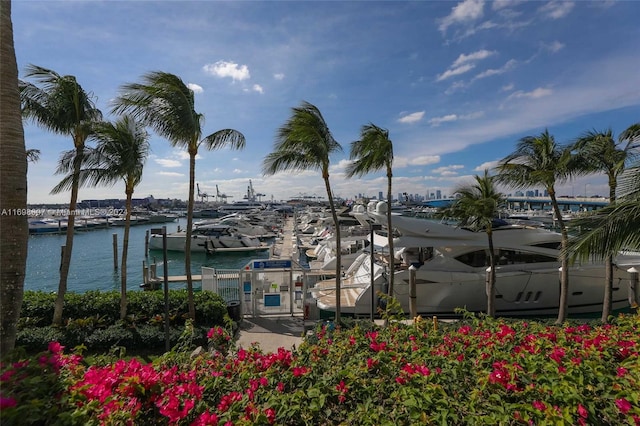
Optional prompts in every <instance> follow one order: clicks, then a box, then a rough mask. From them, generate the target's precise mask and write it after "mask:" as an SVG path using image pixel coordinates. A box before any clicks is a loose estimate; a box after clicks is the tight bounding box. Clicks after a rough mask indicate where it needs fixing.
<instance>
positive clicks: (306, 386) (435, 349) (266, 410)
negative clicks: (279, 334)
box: [0, 314, 640, 425]
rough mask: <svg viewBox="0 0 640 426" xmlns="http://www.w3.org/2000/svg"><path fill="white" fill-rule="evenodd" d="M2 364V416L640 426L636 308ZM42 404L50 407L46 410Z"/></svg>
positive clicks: (363, 328) (364, 327)
mask: <svg viewBox="0 0 640 426" xmlns="http://www.w3.org/2000/svg"><path fill="white" fill-rule="evenodd" d="M225 333H226V331H224V330H221V329H213V330H212V331H211V332H210V333H209V338H210V339H211V340H212V342H210V343H211V344H212V347H213V348H214V349H212V350H210V351H205V352H204V353H203V354H202V355H197V356H196V355H192V356H189V354H186V355H185V353H182V354H179V353H174V354H173V355H167V356H164V357H161V358H159V359H158V360H156V361H154V363H141V362H139V361H138V360H136V359H129V360H124V359H120V360H117V361H114V362H103V363H99V364H94V365H86V363H85V362H84V361H83V360H82V359H81V357H79V356H77V355H65V354H64V351H63V350H62V348H60V347H59V346H58V345H56V344H55V343H54V344H52V345H51V346H50V348H49V351H47V352H46V353H44V354H43V355H42V356H40V357H39V358H36V359H29V360H21V361H16V362H14V363H11V364H4V365H3V366H2V377H1V380H2V391H1V392H2V399H1V403H0V404H1V407H2V411H1V414H2V422H3V423H2V424H5V423H4V422H5V420H6V422H7V423H6V424H25V423H29V422H31V423H30V424H56V423H58V424H78V425H85V424H94V425H102V424H104V425H158V424H168V425H250V424H251V425H253V424H263V425H268V424H277V425H338V424H344V425H352V424H357V425H409V424H443V425H444V424H446V425H488V424H499V425H548V424H554V425H563V424H564V425H640V402H639V401H640V357H639V352H640V316H639V315H638V314H630V315H621V316H619V317H617V318H615V319H614V320H613V321H612V322H611V323H610V324H606V325H593V324H592V325H590V324H570V323H566V324H565V325H563V326H554V325H549V324H545V323H540V322H528V321H511V320H502V319H490V318H485V317H472V318H467V319H466V320H465V321H459V322H456V323H453V324H448V325H442V324H439V326H438V324H436V323H434V322H432V321H422V320H420V318H418V319H417V320H416V321H415V322H412V323H411V324H405V323H403V322H395V321H392V322H390V324H389V325H388V326H387V327H377V326H374V325H372V324H365V323H357V324H356V325H355V326H354V327H353V328H345V327H343V328H340V327H334V326H333V324H330V323H328V324H324V325H321V326H319V327H318V329H317V330H316V333H315V334H314V335H313V336H311V337H308V338H307V339H306V340H305V342H304V343H303V344H302V345H301V346H300V347H299V348H297V349H295V350H294V351H288V350H285V349H282V348H281V349H279V350H278V351H277V352H275V353H264V352H262V351H261V350H260V348H258V347H251V348H245V349H238V350H235V349H233V348H231V350H229V351H228V353H227V349H228V348H226V347H225V344H227V343H228V344H231V340H230V339H228V338H227V336H226V334H225ZM34 413H45V414H43V415H41V416H40V417H38V415H37V414H34Z"/></svg>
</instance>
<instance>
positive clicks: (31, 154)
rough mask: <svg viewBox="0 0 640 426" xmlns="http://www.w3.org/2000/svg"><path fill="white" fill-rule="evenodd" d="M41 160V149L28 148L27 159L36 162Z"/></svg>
mask: <svg viewBox="0 0 640 426" xmlns="http://www.w3.org/2000/svg"><path fill="white" fill-rule="evenodd" d="M38 160H40V150H39V149H27V161H28V162H31V163H35V162H37V161H38Z"/></svg>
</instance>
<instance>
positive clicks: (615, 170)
mask: <svg viewBox="0 0 640 426" xmlns="http://www.w3.org/2000/svg"><path fill="white" fill-rule="evenodd" d="M634 126H635V127H636V128H637V127H640V123H636V124H635V125H634ZM634 126H631V127H629V128H628V129H627V130H626V131H625V132H623V133H622V134H621V135H620V137H619V138H618V141H619V142H616V140H615V138H614V136H613V132H612V130H611V129H608V130H606V131H601V132H598V131H595V130H592V131H589V132H586V133H584V134H583V135H582V136H580V137H579V138H578V139H577V140H576V141H575V143H574V149H575V150H576V156H577V158H579V159H580V162H579V164H580V166H581V167H584V169H585V170H586V171H587V172H604V173H605V174H606V176H607V180H608V183H609V202H610V204H614V203H615V202H616V188H617V184H618V176H619V175H620V174H621V173H622V172H624V170H625V167H626V165H627V163H628V162H629V161H630V160H631V157H632V155H631V152H632V151H631V150H630V148H631V147H632V143H633V139H634V138H633V137H632V134H633V129H634ZM585 196H586V194H585ZM614 255H615V253H609V254H608V255H607V256H606V258H605V291H604V299H603V302H602V318H601V319H602V322H607V321H608V318H609V315H611V307H612V305H611V304H612V298H613V256H614Z"/></svg>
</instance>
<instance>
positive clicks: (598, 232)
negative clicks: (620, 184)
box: [567, 200, 640, 260]
mask: <svg viewBox="0 0 640 426" xmlns="http://www.w3.org/2000/svg"><path fill="white" fill-rule="evenodd" d="M572 224H575V226H576V227H578V228H581V229H585V231H583V232H581V233H580V234H579V235H578V236H576V237H573V238H571V240H570V242H569V246H568V249H567V254H569V255H570V256H571V257H572V258H577V259H582V260H585V259H589V258H591V257H595V258H599V259H604V258H605V257H607V256H609V255H615V254H616V253H618V252H619V251H620V250H625V249H629V250H640V233H639V232H638V229H640V203H639V202H638V201H637V200H630V201H621V202H618V203H617V204H614V205H611V206H607V207H604V208H602V209H599V210H597V211H596V212H595V213H594V214H592V215H590V216H586V217H582V218H577V219H574V221H573V222H572Z"/></svg>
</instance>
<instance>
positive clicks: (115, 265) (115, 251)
mask: <svg viewBox="0 0 640 426" xmlns="http://www.w3.org/2000/svg"><path fill="white" fill-rule="evenodd" d="M113 269H114V270H115V271H117V270H118V234H113Z"/></svg>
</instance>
